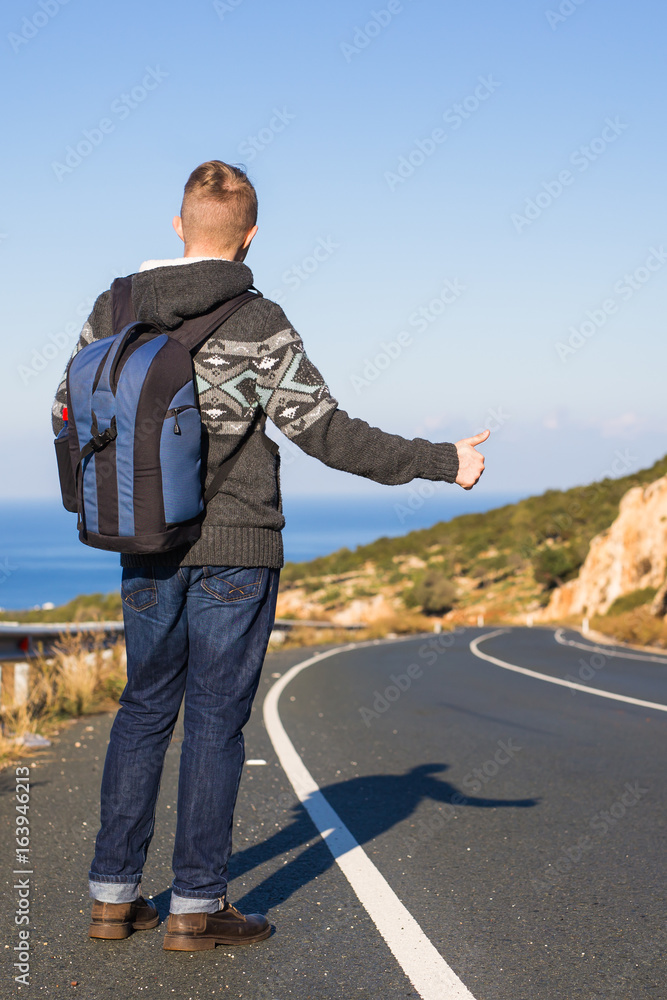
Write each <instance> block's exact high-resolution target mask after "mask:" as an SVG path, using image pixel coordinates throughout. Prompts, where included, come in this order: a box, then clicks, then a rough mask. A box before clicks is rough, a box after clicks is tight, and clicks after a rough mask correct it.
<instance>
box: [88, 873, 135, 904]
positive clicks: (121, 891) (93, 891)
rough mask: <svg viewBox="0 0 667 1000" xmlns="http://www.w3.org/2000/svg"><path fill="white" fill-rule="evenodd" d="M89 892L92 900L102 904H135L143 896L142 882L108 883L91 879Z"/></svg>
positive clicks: (89, 880)
mask: <svg viewBox="0 0 667 1000" xmlns="http://www.w3.org/2000/svg"><path fill="white" fill-rule="evenodd" d="M88 891H89V893H90V898H91V899H96V900H98V902H100V903H133V902H134V900H135V899H138V898H139V896H140V895H141V882H140V881H134V882H107V881H106V880H104V881H103V880H98V879H96V878H89V879H88Z"/></svg>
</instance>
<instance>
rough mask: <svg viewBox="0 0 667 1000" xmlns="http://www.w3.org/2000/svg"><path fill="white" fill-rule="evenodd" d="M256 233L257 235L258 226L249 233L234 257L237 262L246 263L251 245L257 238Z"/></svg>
mask: <svg viewBox="0 0 667 1000" xmlns="http://www.w3.org/2000/svg"><path fill="white" fill-rule="evenodd" d="M256 233H257V226H253V227H252V229H251V230H250V231H249V233H248V235H247V236H246V238H245V239H244V241H243V244H242V245H241V246H240V247H239V248H238V250H237V251H236V254H235V255H234V260H235V261H244V260H245V259H246V256H247V253H248V250H249V249H250V244H251V243H252V241H253V239H254V238H255V234H256Z"/></svg>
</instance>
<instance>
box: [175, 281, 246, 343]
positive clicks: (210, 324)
mask: <svg viewBox="0 0 667 1000" xmlns="http://www.w3.org/2000/svg"><path fill="white" fill-rule="evenodd" d="M261 298H262V293H261V292H258V291H256V290H255V291H252V292H251V291H250V290H248V291H247V292H242V293H241V294H240V295H236V296H235V297H234V298H233V299H228V300H227V301H226V302H223V303H222V304H221V305H219V306H216V308H215V309H212V310H211V312H208V313H204V315H203V316H196V317H195V318H194V319H186V320H184V321H183V322H182V323H181V325H180V326H179V327H177V328H176V329H175V330H172V331H171V333H170V336H171V337H173V338H174V340H177V341H178V342H179V344H183V346H184V347H187V349H188V350H189V351H190V353H191V354H195V353H196V351H197V350H198V349H199V348H200V347H201V346H202V344H203V343H204V342H205V341H206V340H207V339H208V338H209V337H210V335H211V334H212V333H213V332H214V331H215V330H217V329H218V327H219V326H221V325H222V324H223V323H224V322H225V320H228V319H229V317H230V316H233V315H234V313H235V312H236V310H237V309H240V308H241V306H244V305H245V304H246V302H252V301H253V300H254V299H261Z"/></svg>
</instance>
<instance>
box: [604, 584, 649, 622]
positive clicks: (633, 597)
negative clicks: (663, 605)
mask: <svg viewBox="0 0 667 1000" xmlns="http://www.w3.org/2000/svg"><path fill="white" fill-rule="evenodd" d="M657 592H658V591H657V589H656V588H655V587H643V588H642V590H632V591H630V593H629V594H622V595H621V596H620V597H617V598H616V600H615V601H614V603H613V604H612V605H611V607H610V608H609V610H608V611H607V614H608V615H622V614H623V613H624V612H626V611H634V610H635V608H641V607H642V605H644V604H648V603H649V602H650V601H652V600H653V598H654V597H655V595H656V594H657Z"/></svg>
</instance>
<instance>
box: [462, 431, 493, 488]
mask: <svg viewBox="0 0 667 1000" xmlns="http://www.w3.org/2000/svg"><path fill="white" fill-rule="evenodd" d="M490 433H491V431H489V430H486V431H482V432H481V434H475V436H474V437H469V438H462V439H461V440H460V441H457V442H456V445H455V448H456V450H457V452H458V454H459V472H458V475H457V477H456V482H457V483H458V484H459V486H462V487H463V489H464V490H471V489H472V488H473V486H474V485H475V483H476V482H477V481H478V479H479V477H480V476H481V475H482V473H483V472H484V455H480V453H479V452H478V451H475V448H476V447H477V445H478V444H482V443H483V442H484V441H486V439H487V438H488V436H489V434H490Z"/></svg>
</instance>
